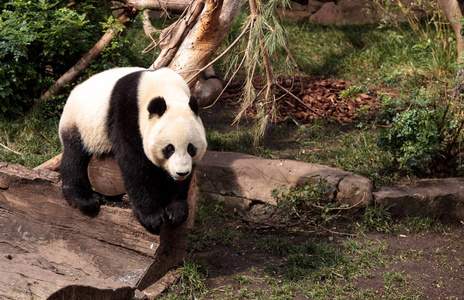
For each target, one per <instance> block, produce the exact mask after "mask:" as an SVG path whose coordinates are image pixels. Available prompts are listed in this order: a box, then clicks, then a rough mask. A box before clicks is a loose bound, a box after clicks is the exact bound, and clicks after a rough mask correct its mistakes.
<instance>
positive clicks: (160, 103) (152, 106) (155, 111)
mask: <svg viewBox="0 0 464 300" xmlns="http://www.w3.org/2000/svg"><path fill="white" fill-rule="evenodd" d="M147 110H148V113H149V118H150V119H151V118H153V117H154V116H155V115H157V116H158V117H161V116H162V115H163V114H164V112H165V111H166V101H165V100H164V98H163V97H156V98H153V99H152V100H151V101H150V103H149V104H148V107H147Z"/></svg>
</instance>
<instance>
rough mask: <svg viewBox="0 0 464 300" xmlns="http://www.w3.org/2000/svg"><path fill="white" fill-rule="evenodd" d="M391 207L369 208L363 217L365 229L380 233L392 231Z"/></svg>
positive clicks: (375, 206)
mask: <svg viewBox="0 0 464 300" xmlns="http://www.w3.org/2000/svg"><path fill="white" fill-rule="evenodd" d="M390 208H391V207H380V206H377V205H374V206H368V207H367V208H366V210H365V211H364V215H363V216H362V221H363V224H364V227H365V228H366V229H368V230H375V231H378V232H391V231H392V218H391V213H390V212H389V211H388V210H389V209H390Z"/></svg>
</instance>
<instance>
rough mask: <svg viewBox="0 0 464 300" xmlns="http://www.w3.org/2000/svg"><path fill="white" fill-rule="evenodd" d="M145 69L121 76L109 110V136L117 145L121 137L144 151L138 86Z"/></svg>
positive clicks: (112, 94) (114, 88)
mask: <svg viewBox="0 0 464 300" xmlns="http://www.w3.org/2000/svg"><path fill="white" fill-rule="evenodd" d="M143 72H145V71H136V72H134V73H130V74H128V75H126V76H124V77H122V78H120V79H119V80H118V81H117V82H116V83H115V85H114V87H113V91H112V92H111V98H110V105H109V111H108V119H107V128H108V136H109V138H110V140H111V142H112V143H113V145H117V144H119V143H120V139H129V140H126V141H124V142H129V143H131V144H132V145H134V146H136V147H135V148H138V149H140V150H141V151H142V152H143V146H142V136H141V134H140V130H139V108H138V104H137V102H138V100H137V99H138V86H139V82H140V78H141V76H142V74H143Z"/></svg>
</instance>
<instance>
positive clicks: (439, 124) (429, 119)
mask: <svg viewBox="0 0 464 300" xmlns="http://www.w3.org/2000/svg"><path fill="white" fill-rule="evenodd" d="M401 102H403V103H401ZM397 103H401V104H400V105H399V106H398V107H396V108H395V104H397ZM404 103H408V107H407V108H405V109H403V108H404V106H405V104H404ZM383 107H384V108H385V109H383ZM383 107H382V108H381V109H380V111H381V112H382V115H381V116H379V121H380V123H381V124H382V125H383V126H381V127H380V134H379V137H378V144H379V146H380V147H381V148H383V149H387V150H389V151H391V152H392V153H393V154H394V156H395V158H396V159H397V161H398V162H399V163H400V165H401V166H402V167H403V168H405V169H406V170H408V171H410V172H413V173H420V172H424V171H427V172H433V173H434V172H438V171H439V170H443V169H446V168H448V167H449V164H450V162H451V160H452V159H453V158H454V157H455V156H456V155H457V154H459V153H460V152H462V151H463V149H464V148H463V144H462V142H463V140H464V134H463V132H462V127H463V125H464V118H463V117H462V105H460V104H453V103H443V101H437V100H436V99H435V97H434V96H433V95H431V93H428V92H426V91H425V90H424V89H423V88H421V89H419V90H418V91H414V92H413V93H412V94H411V96H409V97H406V96H403V97H401V98H400V100H391V99H385V100H384V104H383Z"/></svg>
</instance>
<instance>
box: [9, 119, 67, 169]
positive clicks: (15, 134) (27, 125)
mask: <svg viewBox="0 0 464 300" xmlns="http://www.w3.org/2000/svg"><path fill="white" fill-rule="evenodd" d="M0 143H2V144H3V145H5V146H6V147H8V148H10V149H11V150H14V151H16V152H19V153H20V154H17V153H14V152H13V151H10V150H7V149H5V148H3V147H0V161H8V162H12V163H17V164H21V165H24V166H26V167H29V168H33V167H36V166H38V165H40V164H41V163H43V162H45V161H47V160H49V159H50V158H52V157H54V156H56V155H58V154H59V153H60V152H61V143H60V139H59V137H58V121H56V120H53V119H46V120H44V119H41V118H40V117H39V116H35V115H32V116H29V117H26V118H23V119H18V120H15V121H0Z"/></svg>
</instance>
